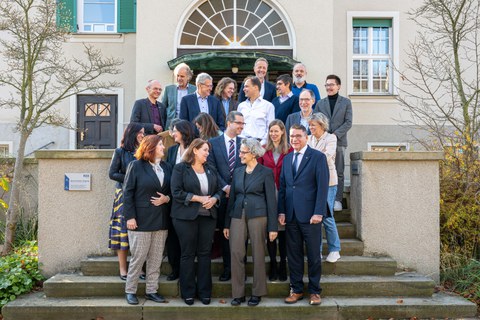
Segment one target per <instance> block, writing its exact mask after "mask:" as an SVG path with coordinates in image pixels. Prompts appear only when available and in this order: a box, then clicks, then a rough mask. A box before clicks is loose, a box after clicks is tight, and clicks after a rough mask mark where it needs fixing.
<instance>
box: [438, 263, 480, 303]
mask: <svg viewBox="0 0 480 320" xmlns="http://www.w3.org/2000/svg"><path fill="white" fill-rule="evenodd" d="M441 280H442V283H444V285H445V286H446V287H447V288H449V289H451V290H453V291H456V292H458V293H460V294H461V295H463V296H464V297H465V298H468V299H471V300H473V301H475V302H477V303H478V302H480V261H478V260H475V259H465V258H464V257H463V256H461V255H458V254H450V255H448V254H444V256H443V264H442V272H441Z"/></svg>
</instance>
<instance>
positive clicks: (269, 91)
mask: <svg viewBox="0 0 480 320" xmlns="http://www.w3.org/2000/svg"><path fill="white" fill-rule="evenodd" d="M253 72H255V76H256V77H257V78H258V79H260V82H261V83H262V87H261V88H260V97H261V98H262V99H264V100H267V101H269V102H272V101H273V99H274V98H275V97H276V96H277V90H276V88H275V85H274V84H273V83H271V82H268V81H267V79H266V77H267V72H268V61H267V59H265V58H258V59H257V60H256V61H255V64H254V66H253ZM246 99H247V97H246V95H245V92H243V83H242V86H241V87H240V92H239V93H238V102H243V101H245V100H246Z"/></svg>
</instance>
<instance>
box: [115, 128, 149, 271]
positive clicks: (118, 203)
mask: <svg viewBox="0 0 480 320" xmlns="http://www.w3.org/2000/svg"><path fill="white" fill-rule="evenodd" d="M144 135H145V130H144V129H143V127H142V126H141V125H140V124H138V123H130V124H129V125H128V126H127V128H126V129H125V131H124V132H123V137H122V141H121V143H120V148H117V149H115V152H114V153H113V157H112V162H111V163H110V170H108V176H109V177H110V179H112V180H115V181H116V182H117V183H116V184H115V199H114V201H113V209H112V216H111V217H110V232H109V241H108V247H109V248H110V249H111V250H116V251H117V256H118V266H119V269H120V270H119V271H120V279H122V280H127V254H128V248H129V247H128V233H127V225H126V223H125V217H124V214H123V181H124V179H125V173H126V172H127V167H128V164H129V163H130V162H132V161H133V160H135V157H134V154H135V151H136V150H137V148H138V146H139V145H140V142H142V139H143V137H144Z"/></svg>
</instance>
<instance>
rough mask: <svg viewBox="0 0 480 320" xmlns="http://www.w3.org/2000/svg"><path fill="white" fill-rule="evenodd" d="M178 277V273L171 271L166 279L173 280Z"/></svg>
mask: <svg viewBox="0 0 480 320" xmlns="http://www.w3.org/2000/svg"><path fill="white" fill-rule="evenodd" d="M177 279H178V274H176V273H174V272H172V273H170V274H169V275H168V276H167V281H173V280H177Z"/></svg>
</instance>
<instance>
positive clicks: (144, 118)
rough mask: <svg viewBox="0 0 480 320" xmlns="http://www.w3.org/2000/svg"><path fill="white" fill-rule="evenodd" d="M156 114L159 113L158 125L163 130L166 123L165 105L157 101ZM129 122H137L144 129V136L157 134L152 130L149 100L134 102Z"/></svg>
mask: <svg viewBox="0 0 480 320" xmlns="http://www.w3.org/2000/svg"><path fill="white" fill-rule="evenodd" d="M157 108H158V112H159V113H160V125H161V126H162V128H163V130H165V124H166V121H167V109H166V108H165V105H164V104H163V103H161V102H158V101H157ZM130 122H138V123H140V124H141V125H142V126H143V127H144V128H145V134H157V132H155V130H153V116H152V111H151V110H150V100H148V98H146V99H140V100H137V101H135V104H134V105H133V109H132V115H131V116H130Z"/></svg>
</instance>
